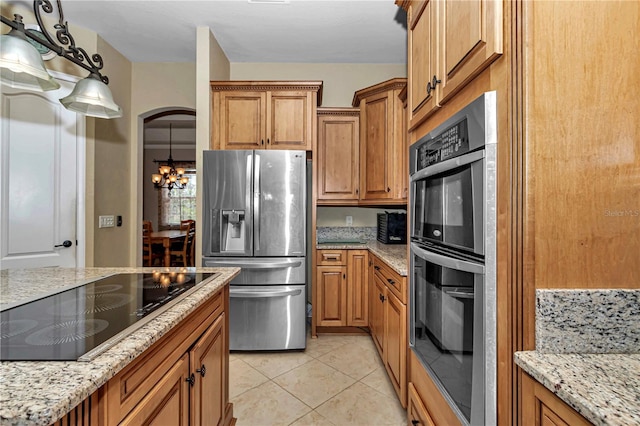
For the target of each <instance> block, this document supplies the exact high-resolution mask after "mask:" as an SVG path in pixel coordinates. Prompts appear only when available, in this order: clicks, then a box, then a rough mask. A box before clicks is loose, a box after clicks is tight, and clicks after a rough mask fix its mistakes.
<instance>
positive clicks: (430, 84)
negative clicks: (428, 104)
mask: <svg viewBox="0 0 640 426" xmlns="http://www.w3.org/2000/svg"><path fill="white" fill-rule="evenodd" d="M438 83H442V80H438V78H437V77H436V76H435V75H434V76H433V80H431V81H430V82H428V83H427V96H429V95H431V91H432V90H436V84H438Z"/></svg>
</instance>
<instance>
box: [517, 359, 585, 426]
mask: <svg viewBox="0 0 640 426" xmlns="http://www.w3.org/2000/svg"><path fill="white" fill-rule="evenodd" d="M519 374H520V379H521V380H520V383H521V386H522V388H521V397H522V406H521V413H520V418H521V419H527V421H528V424H531V425H536V426H587V425H590V424H591V423H590V422H589V421H588V420H587V419H585V418H584V417H582V416H581V415H580V414H579V413H578V412H577V411H575V410H574V409H573V408H571V407H570V406H569V405H567V404H566V403H565V402H564V401H562V400H561V399H560V398H558V397H557V396H556V395H554V394H553V392H551V391H550V390H549V389H547V388H546V387H544V385H542V384H541V383H540V382H538V381H537V380H536V379H534V378H533V377H531V376H529V375H528V374H527V373H525V372H524V371H522V370H521V369H519Z"/></svg>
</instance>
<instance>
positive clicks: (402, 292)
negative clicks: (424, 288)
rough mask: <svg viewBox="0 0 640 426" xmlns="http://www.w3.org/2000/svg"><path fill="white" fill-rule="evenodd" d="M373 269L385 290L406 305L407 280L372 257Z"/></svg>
mask: <svg viewBox="0 0 640 426" xmlns="http://www.w3.org/2000/svg"><path fill="white" fill-rule="evenodd" d="M373 269H374V271H375V273H376V274H377V275H378V276H379V277H380V279H381V280H382V281H383V282H384V283H385V285H386V286H387V288H389V290H390V291H391V292H392V293H393V294H394V295H395V296H396V297H397V298H398V299H400V301H401V302H402V303H404V304H406V303H407V289H406V287H407V285H406V282H407V278H406V277H402V276H400V275H399V274H398V273H397V272H396V271H394V270H393V269H391V268H390V267H389V265H387V264H386V263H385V262H383V261H382V260H380V259H378V258H377V257H375V256H374V258H373Z"/></svg>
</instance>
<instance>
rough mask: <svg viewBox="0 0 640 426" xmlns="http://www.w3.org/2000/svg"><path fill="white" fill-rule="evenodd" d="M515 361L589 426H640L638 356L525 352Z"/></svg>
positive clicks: (639, 372) (639, 366)
mask: <svg viewBox="0 0 640 426" xmlns="http://www.w3.org/2000/svg"><path fill="white" fill-rule="evenodd" d="M515 361H516V364H517V365H518V366H520V367H521V368H522V369H523V370H524V371H525V372H527V373H528V374H529V375H530V376H531V377H533V378H534V379H536V380H537V381H539V382H540V383H542V384H543V385H544V386H545V387H546V388H547V389H549V390H550V391H552V392H553V393H554V394H556V395H557V396H558V397H559V398H560V399H562V400H563V401H564V402H566V403H567V404H568V405H570V406H571V407H572V408H573V409H574V410H576V411H577V412H578V413H580V414H581V415H582V416H583V417H585V418H586V419H587V420H589V421H590V422H592V423H593V424H595V425H620V426H622V425H633V424H635V425H637V424H640V354H547V353H541V352H538V351H526V352H517V353H516V355H515Z"/></svg>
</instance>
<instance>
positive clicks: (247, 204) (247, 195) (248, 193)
mask: <svg viewBox="0 0 640 426" xmlns="http://www.w3.org/2000/svg"><path fill="white" fill-rule="evenodd" d="M246 173H247V175H246V179H245V182H246V183H245V185H246V188H245V191H246V192H245V202H244V203H245V213H246V216H245V226H247V227H249V226H250V223H249V222H247V218H248V217H249V211H250V210H249V209H250V208H251V197H252V196H253V192H252V190H251V187H252V176H251V175H252V173H253V151H249V154H248V155H247V171H246ZM244 244H245V246H244V249H245V253H246V254H249V255H251V251H252V250H251V232H247V233H246V235H245V237H244Z"/></svg>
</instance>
